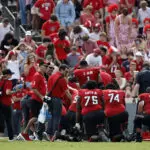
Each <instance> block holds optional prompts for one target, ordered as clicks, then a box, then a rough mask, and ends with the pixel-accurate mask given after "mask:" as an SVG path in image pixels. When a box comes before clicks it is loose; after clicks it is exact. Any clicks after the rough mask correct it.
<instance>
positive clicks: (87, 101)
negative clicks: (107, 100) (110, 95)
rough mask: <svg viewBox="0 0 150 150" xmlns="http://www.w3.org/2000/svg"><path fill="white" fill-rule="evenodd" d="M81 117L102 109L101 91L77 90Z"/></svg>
mask: <svg viewBox="0 0 150 150" xmlns="http://www.w3.org/2000/svg"><path fill="white" fill-rule="evenodd" d="M79 96H80V103H81V107H82V112H81V113H82V115H86V114H87V113H89V112H93V111H96V110H101V109H102V90H99V89H93V90H88V89H81V90H79Z"/></svg>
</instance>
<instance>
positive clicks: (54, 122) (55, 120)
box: [47, 97, 62, 135]
mask: <svg viewBox="0 0 150 150" xmlns="http://www.w3.org/2000/svg"><path fill="white" fill-rule="evenodd" d="M52 107H53V109H52V112H51V113H52V118H51V119H50V120H49V121H48V129H47V133H48V134H49V135H54V133H55V132H56V131H58V129H59V124H60V120H61V113H62V100H61V99H60V98H56V97H52Z"/></svg>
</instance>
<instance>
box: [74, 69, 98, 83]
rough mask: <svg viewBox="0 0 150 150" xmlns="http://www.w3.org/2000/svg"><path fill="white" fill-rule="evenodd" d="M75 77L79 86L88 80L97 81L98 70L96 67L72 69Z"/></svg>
mask: <svg viewBox="0 0 150 150" xmlns="http://www.w3.org/2000/svg"><path fill="white" fill-rule="evenodd" d="M74 75H75V77H76V78H77V79H78V82H79V84H80V86H82V85H83V84H85V83H86V82H87V81H89V80H94V81H96V82H97V81H98V75H99V70H98V69H97V68H85V69H76V70H75V71H74Z"/></svg>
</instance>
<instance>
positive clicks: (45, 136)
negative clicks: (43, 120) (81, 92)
mask: <svg viewBox="0 0 150 150" xmlns="http://www.w3.org/2000/svg"><path fill="white" fill-rule="evenodd" d="M43 139H44V140H45V141H50V138H49V136H48V134H47V133H46V132H43Z"/></svg>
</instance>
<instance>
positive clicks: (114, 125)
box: [108, 111, 128, 138]
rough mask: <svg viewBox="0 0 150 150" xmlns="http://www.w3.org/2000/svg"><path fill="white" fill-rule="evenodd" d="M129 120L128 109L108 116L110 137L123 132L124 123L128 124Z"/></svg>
mask: <svg viewBox="0 0 150 150" xmlns="http://www.w3.org/2000/svg"><path fill="white" fill-rule="evenodd" d="M127 122H128V112H127V111H124V112H122V113H120V114H118V115H115V116H112V117H108V124H109V132H110V138H112V137H114V136H115V135H119V134H122V131H123V125H126V124H127Z"/></svg>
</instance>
